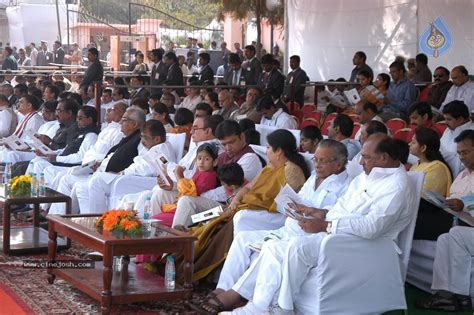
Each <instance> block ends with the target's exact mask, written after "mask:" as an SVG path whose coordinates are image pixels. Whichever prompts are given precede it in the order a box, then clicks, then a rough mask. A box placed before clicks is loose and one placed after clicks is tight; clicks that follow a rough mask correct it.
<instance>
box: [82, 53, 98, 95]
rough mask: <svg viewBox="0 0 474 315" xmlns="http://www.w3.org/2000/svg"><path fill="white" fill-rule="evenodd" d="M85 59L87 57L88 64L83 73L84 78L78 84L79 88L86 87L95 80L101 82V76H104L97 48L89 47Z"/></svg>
mask: <svg viewBox="0 0 474 315" xmlns="http://www.w3.org/2000/svg"><path fill="white" fill-rule="evenodd" d="M87 59H89V62H90V64H89V67H87V70H86V72H85V73H84V78H83V79H82V81H81V83H80V84H79V89H82V88H86V89H87V87H88V86H89V85H91V84H93V83H94V82H97V81H100V82H102V78H103V76H104V68H102V64H101V63H100V61H99V51H98V50H97V48H95V47H92V48H89V50H88V51H87Z"/></svg>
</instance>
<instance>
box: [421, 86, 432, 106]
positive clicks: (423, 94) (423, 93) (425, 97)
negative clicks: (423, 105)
mask: <svg viewBox="0 0 474 315" xmlns="http://www.w3.org/2000/svg"><path fill="white" fill-rule="evenodd" d="M430 90H431V85H428V86H427V87H425V88H423V89H422V90H421V92H420V96H419V97H418V102H427V101H428V95H429V94H430Z"/></svg>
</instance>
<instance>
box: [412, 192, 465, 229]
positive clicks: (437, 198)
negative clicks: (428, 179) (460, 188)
mask: <svg viewBox="0 0 474 315" xmlns="http://www.w3.org/2000/svg"><path fill="white" fill-rule="evenodd" d="M421 198H423V199H425V200H426V201H428V202H430V203H431V204H433V205H435V206H437V207H438V208H441V209H443V210H444V211H446V212H448V213H450V214H452V215H453V216H455V217H457V218H459V219H461V220H462V221H464V222H466V223H467V224H469V225H470V226H474V217H473V216H472V215H471V213H470V212H468V211H453V210H451V209H450V208H448V207H446V198H444V197H443V196H442V195H440V194H438V193H437V192H435V191H432V190H423V191H422V192H421ZM463 198H464V199H465V200H466V201H467V202H468V203H467V204H466V203H464V205H465V207H466V209H467V210H470V209H471V208H472V207H473V205H472V204H469V200H472V199H474V198H473V197H472V196H466V197H463ZM463 198H461V200H463V202H464V199H463Z"/></svg>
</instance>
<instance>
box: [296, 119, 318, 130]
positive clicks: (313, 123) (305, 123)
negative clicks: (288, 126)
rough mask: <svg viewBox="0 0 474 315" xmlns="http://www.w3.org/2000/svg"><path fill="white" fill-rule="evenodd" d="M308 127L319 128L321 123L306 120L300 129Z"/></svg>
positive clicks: (314, 120)
mask: <svg viewBox="0 0 474 315" xmlns="http://www.w3.org/2000/svg"><path fill="white" fill-rule="evenodd" d="M306 126H315V127H318V128H319V122H318V121H317V120H316V119H314V118H305V119H304V120H303V121H302V122H301V124H300V129H303V128H304V127H306Z"/></svg>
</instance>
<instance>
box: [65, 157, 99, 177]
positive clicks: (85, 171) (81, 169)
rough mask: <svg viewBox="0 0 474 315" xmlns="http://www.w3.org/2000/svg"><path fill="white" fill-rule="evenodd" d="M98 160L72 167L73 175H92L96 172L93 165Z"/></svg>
mask: <svg viewBox="0 0 474 315" xmlns="http://www.w3.org/2000/svg"><path fill="white" fill-rule="evenodd" d="M95 163H97V161H95V160H94V161H90V162H89V163H86V164H82V165H78V166H73V167H71V175H90V174H92V173H94V170H93V168H92V167H93V166H94V165H95Z"/></svg>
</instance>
